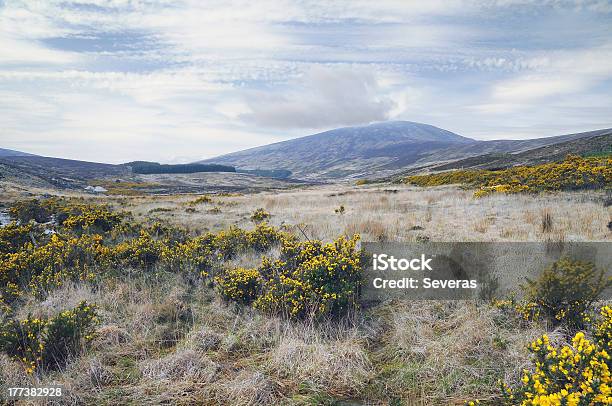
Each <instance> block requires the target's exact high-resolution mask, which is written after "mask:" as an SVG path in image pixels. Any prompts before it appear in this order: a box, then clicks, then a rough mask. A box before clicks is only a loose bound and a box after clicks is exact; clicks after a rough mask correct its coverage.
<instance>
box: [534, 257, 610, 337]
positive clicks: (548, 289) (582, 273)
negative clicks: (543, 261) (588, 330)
mask: <svg viewBox="0 0 612 406" xmlns="http://www.w3.org/2000/svg"><path fill="white" fill-rule="evenodd" d="M611 282H612V281H611V280H610V279H608V278H606V277H605V272H604V271H603V270H597V269H596V268H595V266H594V265H593V264H592V263H589V262H581V261H573V260H571V259H569V258H562V259H560V260H558V261H556V262H555V263H553V264H552V265H551V266H550V267H548V268H546V269H545V270H544V271H543V272H542V274H541V275H540V276H539V277H538V278H537V279H535V280H527V284H526V285H525V286H524V289H525V294H526V300H527V302H528V303H527V304H526V305H523V309H524V310H529V312H530V313H531V312H532V311H533V310H536V311H537V313H538V315H542V316H546V317H547V318H548V319H550V320H551V321H552V322H553V324H554V325H557V324H560V323H564V324H566V325H567V326H569V327H570V328H577V329H579V328H582V327H583V326H584V314H585V312H586V311H587V310H588V309H589V307H590V306H591V304H592V303H593V302H594V301H595V300H597V298H598V297H599V295H600V294H601V293H602V292H603V291H604V290H605V289H606V288H607V287H608V286H610V283H611ZM525 314H527V313H525ZM534 314H535V313H534Z"/></svg>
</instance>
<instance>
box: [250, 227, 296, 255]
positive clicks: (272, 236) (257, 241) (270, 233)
mask: <svg viewBox="0 0 612 406" xmlns="http://www.w3.org/2000/svg"><path fill="white" fill-rule="evenodd" d="M246 237H247V244H248V246H249V248H251V249H253V250H255V251H257V252H265V251H268V250H269V249H270V248H272V247H273V246H274V245H276V244H278V243H279V242H280V241H281V240H282V239H283V238H290V237H289V236H288V235H287V234H285V233H282V232H280V231H278V229H276V228H274V227H272V226H270V225H269V224H268V223H266V222H262V223H259V224H257V226H255V228H254V229H253V230H251V231H249V232H248V233H247V236H246Z"/></svg>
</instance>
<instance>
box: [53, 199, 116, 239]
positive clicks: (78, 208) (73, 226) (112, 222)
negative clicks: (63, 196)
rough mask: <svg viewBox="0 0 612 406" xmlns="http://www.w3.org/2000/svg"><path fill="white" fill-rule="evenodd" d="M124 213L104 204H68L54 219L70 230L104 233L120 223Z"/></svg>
mask: <svg viewBox="0 0 612 406" xmlns="http://www.w3.org/2000/svg"><path fill="white" fill-rule="evenodd" d="M124 217H125V214H123V213H117V212H113V211H111V210H110V209H109V208H108V207H106V206H96V205H86V204H82V205H70V206H67V207H65V208H64V209H63V210H62V211H60V213H59V214H58V216H57V219H56V221H57V222H58V223H59V225H61V226H62V227H64V228H66V229H68V230H70V231H72V232H77V233H81V232H88V233H106V232H108V231H111V230H112V229H113V228H114V227H115V226H117V225H118V224H120V223H121V221H122V220H123V219H124Z"/></svg>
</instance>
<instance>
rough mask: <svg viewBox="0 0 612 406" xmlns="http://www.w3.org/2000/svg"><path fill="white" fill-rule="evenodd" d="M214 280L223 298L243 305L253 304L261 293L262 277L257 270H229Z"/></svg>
mask: <svg viewBox="0 0 612 406" xmlns="http://www.w3.org/2000/svg"><path fill="white" fill-rule="evenodd" d="M214 280H215V282H216V284H217V287H218V289H219V292H220V293H221V295H222V296H223V298H225V299H226V300H231V301H234V302H237V303H240V304H243V305H249V304H251V303H252V302H253V301H254V300H255V299H256V298H257V296H258V294H259V291H260V285H261V275H260V274H259V271H258V270H257V269H246V268H234V269H228V270H226V271H225V272H223V273H222V274H221V275H219V276H216V277H215V278H214Z"/></svg>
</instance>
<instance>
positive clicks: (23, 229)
mask: <svg viewBox="0 0 612 406" xmlns="http://www.w3.org/2000/svg"><path fill="white" fill-rule="evenodd" d="M24 207H25V208H24ZM39 207H44V208H45V210H46V213H47V214H49V213H50V214H49V215H53V216H54V218H55V223H56V227H57V228H56V229H52V230H51V233H50V234H47V233H44V232H43V231H44V230H45V228H44V226H41V225H34V224H33V223H28V224H23V225H20V224H18V223H15V222H14V223H11V224H9V225H7V226H6V227H1V228H0V260H1V261H0V307H2V310H3V311H9V309H10V306H11V305H12V304H13V303H15V302H16V301H17V300H18V299H19V298H20V297H22V296H23V294H24V293H25V292H32V293H34V294H35V295H37V296H39V297H42V296H44V295H45V294H46V293H47V292H48V291H49V290H50V289H53V288H56V287H59V286H61V285H62V284H64V283H65V282H66V281H68V280H72V281H77V280H92V279H95V278H97V277H100V276H103V275H105V274H114V273H121V272H122V271H123V270H124V269H128V268H129V269H137V270H144V271H151V270H153V269H154V268H158V267H159V268H161V269H163V270H166V271H170V272H185V273H190V274H192V275H196V276H198V277H200V276H204V277H206V276H211V275H212V274H213V273H214V272H212V271H213V270H214V268H215V267H217V268H219V267H220V263H221V262H223V261H225V260H229V259H232V258H234V257H235V256H236V255H238V254H240V253H242V252H245V251H248V250H253V251H256V252H265V251H267V250H269V249H270V248H271V247H273V246H274V245H276V244H279V243H280V241H281V240H282V239H288V240H289V239H291V238H292V237H291V236H290V235H289V234H287V233H286V232H283V231H280V230H279V229H277V228H275V227H272V226H270V225H269V224H267V223H265V222H260V223H258V224H257V225H256V226H255V228H254V229H252V230H243V229H240V228H237V227H230V228H229V229H227V230H222V231H219V232H218V233H206V234H204V235H200V236H196V237H189V236H188V234H187V232H186V231H185V230H183V229H179V228H177V227H172V226H167V225H163V224H161V223H159V222H155V223H153V224H152V225H150V226H141V225H137V224H133V223H129V222H124V221H123V220H125V219H126V218H127V217H128V215H127V213H119V214H117V213H114V212H112V211H110V209H109V208H108V207H107V206H99V207H96V206H94V205H89V204H84V203H83V202H81V201H79V200H77V201H75V202H73V201H59V200H56V199H47V200H45V201H42V202H38V201H36V200H33V201H27V204H19V210H20V211H26V212H28V213H29V212H30V211H32V210H34V209H36V208H39ZM32 208H34V209H32ZM26 209H27V210H26ZM34 211H36V210H34ZM19 221H22V220H19ZM46 227H50V226H49V225H47V226H46ZM94 230H99V231H100V234H94V233H93V231H94ZM213 276H214V275H213Z"/></svg>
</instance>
